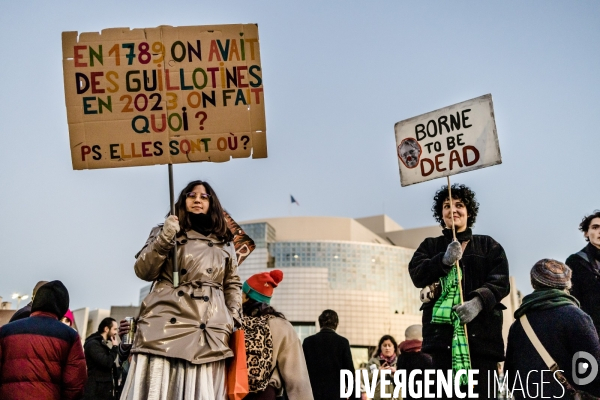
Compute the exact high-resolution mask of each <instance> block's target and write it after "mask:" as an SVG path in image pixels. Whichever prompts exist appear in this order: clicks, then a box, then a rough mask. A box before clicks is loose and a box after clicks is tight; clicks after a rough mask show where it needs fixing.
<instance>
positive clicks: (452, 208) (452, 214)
mask: <svg viewBox="0 0 600 400" xmlns="http://www.w3.org/2000/svg"><path fill="white" fill-rule="evenodd" d="M446 179H447V180H448V201H450V218H451V219H452V238H453V240H454V241H456V228H455V227H454V206H453V205H452V187H451V186H450V175H448V176H447V177H446ZM456 274H457V276H458V293H460V304H464V302H465V300H464V298H463V290H462V273H461V272H460V265H459V264H458V261H456ZM463 328H464V330H465V336H466V337H467V343H468V340H469V334H468V333H467V324H464V325H463ZM467 351H468V352H469V364H471V349H470V348H469V346H467Z"/></svg>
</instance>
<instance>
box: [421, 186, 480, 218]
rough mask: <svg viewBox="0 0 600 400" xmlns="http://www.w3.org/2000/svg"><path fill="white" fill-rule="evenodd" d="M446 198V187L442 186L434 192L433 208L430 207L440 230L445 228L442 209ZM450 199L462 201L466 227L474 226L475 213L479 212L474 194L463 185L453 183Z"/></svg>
mask: <svg viewBox="0 0 600 400" xmlns="http://www.w3.org/2000/svg"><path fill="white" fill-rule="evenodd" d="M447 198H448V186H447V185H444V186H442V188H441V189H440V190H438V191H437V192H435V196H433V207H431V211H433V217H434V218H435V220H436V221H437V222H439V224H440V225H441V226H442V228H446V223H445V222H444V214H443V207H444V201H446V199H447ZM452 199H453V200H460V201H462V202H463V203H464V205H465V207H466V208H467V227H468V228H470V227H472V226H473V225H475V220H476V219H477V212H478V211H479V203H478V202H477V199H476V198H475V192H474V191H472V190H471V189H469V188H468V187H467V186H465V185H460V184H458V183H455V184H454V185H452Z"/></svg>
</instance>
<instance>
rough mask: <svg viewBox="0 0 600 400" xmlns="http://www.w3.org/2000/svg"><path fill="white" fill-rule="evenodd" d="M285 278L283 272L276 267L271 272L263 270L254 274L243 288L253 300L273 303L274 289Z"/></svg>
mask: <svg viewBox="0 0 600 400" xmlns="http://www.w3.org/2000/svg"><path fill="white" fill-rule="evenodd" d="M282 280H283V272H281V271H280V270H278V269H274V270H273V271H271V272H261V273H260V274H255V275H252V276H251V277H250V278H248V280H247V281H246V282H244V285H243V286H242V290H243V292H244V293H246V296H248V297H250V298H251V299H253V300H256V301H258V302H262V303H267V304H270V303H271V297H273V289H274V288H276V287H277V285H279V282H281V281H282Z"/></svg>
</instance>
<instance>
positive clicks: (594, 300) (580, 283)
mask: <svg viewBox="0 0 600 400" xmlns="http://www.w3.org/2000/svg"><path fill="white" fill-rule="evenodd" d="M581 251H582V252H583V253H584V254H585V255H586V256H587V259H588V261H585V260H584V259H583V257H581V255H579V254H572V255H570V256H569V258H567V261H566V264H567V265H568V266H569V267H570V268H571V269H572V270H573V277H572V278H571V282H572V284H573V287H572V288H571V295H572V296H573V297H575V298H576V299H577V300H579V303H580V304H581V309H582V310H583V311H585V312H586V313H588V314H589V316H590V317H592V321H594V326H595V327H596V332H598V333H599V334H600V250H598V249H597V248H595V247H594V246H593V245H592V244H588V245H587V246H586V247H584V248H583V250H581ZM592 263H593V264H592Z"/></svg>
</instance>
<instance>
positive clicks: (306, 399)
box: [242, 269, 314, 400]
mask: <svg viewBox="0 0 600 400" xmlns="http://www.w3.org/2000/svg"><path fill="white" fill-rule="evenodd" d="M282 279H283V272H282V271H280V270H277V269H275V270H272V271H270V272H261V273H258V274H255V275H252V276H251V277H250V278H248V280H247V281H246V282H244V284H243V286H242V310H243V320H242V327H243V329H244V336H245V342H246V360H247V365H248V384H249V387H250V393H249V394H248V395H247V396H246V397H245V398H244V400H275V399H276V398H277V396H282V395H283V392H284V391H285V396H287V398H288V399H289V400H314V399H313V393H312V389H311V386H310V379H309V377H308V369H307V368H306V361H305V359H304V353H303V351H302V344H301V343H300V338H299V337H298V334H297V333H296V331H295V330H294V327H293V326H292V324H290V322H289V321H288V320H287V319H285V316H284V315H283V314H282V313H280V312H277V311H276V310H275V309H274V308H273V307H271V305H270V302H271V297H272V296H273V289H274V288H276V287H277V285H279V283H280V282H281V280H282Z"/></svg>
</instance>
